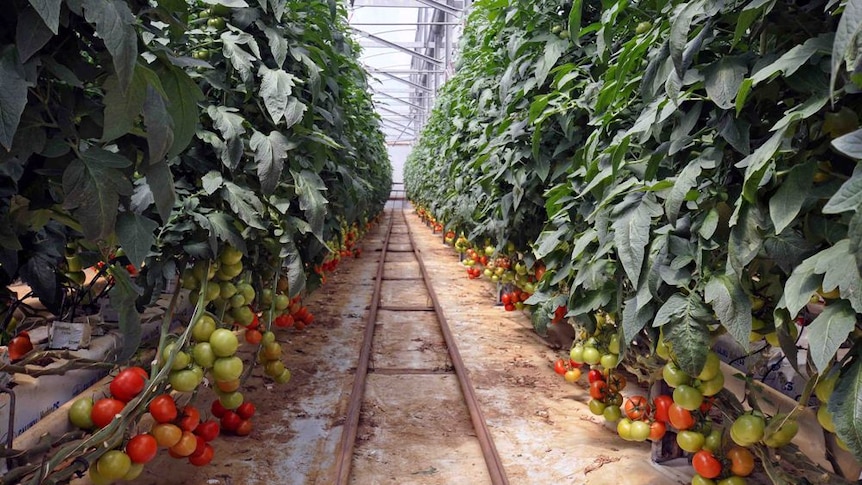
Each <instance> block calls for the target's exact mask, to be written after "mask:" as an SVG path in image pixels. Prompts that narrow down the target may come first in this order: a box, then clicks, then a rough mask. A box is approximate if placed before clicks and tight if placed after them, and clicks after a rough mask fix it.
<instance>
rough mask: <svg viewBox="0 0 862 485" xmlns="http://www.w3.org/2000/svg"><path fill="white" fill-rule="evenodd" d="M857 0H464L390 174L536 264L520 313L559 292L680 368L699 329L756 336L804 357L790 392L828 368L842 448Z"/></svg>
mask: <svg viewBox="0 0 862 485" xmlns="http://www.w3.org/2000/svg"><path fill="white" fill-rule="evenodd" d="M860 8H862V5H860V4H859V2H855V1H846V2H838V1H827V0H823V1H816V2H805V3H800V2H794V1H781V0H777V1H769V2H764V1H725V2H719V1H709V0H693V1H687V2H671V1H663V0H657V1H650V2H636V3H631V2H627V1H622V0H621V1H613V0H611V1H602V2H599V1H589V0H587V1H580V0H578V1H575V2H561V1H557V0H547V1H540V2H520V1H518V2H500V1H493V0H486V1H479V2H476V3H475V4H474V10H473V13H472V14H471V16H470V17H469V19H468V22H467V24H466V27H465V32H464V37H463V41H462V45H461V52H460V55H459V61H458V65H457V72H456V74H455V76H454V77H453V78H452V79H451V80H450V81H449V82H448V83H447V84H446V85H445V86H444V87H443V89H442V91H441V95H440V97H439V99H438V101H437V104H436V106H435V109H434V111H433V113H432V115H431V117H430V120H429V122H428V124H427V125H426V128H425V129H424V131H423V133H422V138H421V140H420V143H419V144H418V146H417V147H416V149H415V150H414V152H413V153H412V155H411V157H410V159H409V160H408V165H407V169H406V174H405V180H406V185H407V191H408V194H409V196H410V197H411V198H412V199H413V200H414V201H415V202H416V203H417V205H419V206H421V207H423V208H424V209H427V211H428V213H429V216H430V217H432V218H434V219H435V220H436V221H439V222H440V223H443V224H444V225H445V230H452V231H453V232H455V233H463V234H464V235H465V237H466V239H468V240H469V241H470V242H471V243H472V244H473V245H474V246H476V247H480V248H484V247H485V246H486V245H487V244H488V242H491V245H492V246H494V247H495V249H496V250H497V251H498V253H500V254H498V255H496V256H508V257H509V258H511V260H512V261H513V264H514V261H518V260H521V261H523V263H524V264H526V265H527V266H528V267H529V268H531V270H536V269H540V270H541V271H540V272H541V276H539V277H538V282H537V283H536V284H535V285H534V286H535V293H534V294H533V296H532V297H531V298H530V299H529V300H527V303H528V304H533V305H535V307H534V314H533V319H534V322H535V324H536V327H537V329H538V330H540V331H544V330H545V329H546V328H547V326H548V324H549V322H550V321H551V319H552V318H553V317H554V312H555V311H558V308H559V307H560V306H563V307H564V308H565V314H566V316H568V317H570V319H571V321H573V322H574V323H575V326H576V330H577V333H576V342H579V343H581V344H585V343H586V342H587V341H588V340H589V339H592V342H591V343H594V344H595V346H596V347H597V348H598V349H601V350H607V346H608V344H609V342H610V341H609V338H610V335H616V338H617V339H618V341H619V343H620V347H621V348H620V356H621V357H622V358H623V360H624V362H627V363H628V364H643V362H644V359H638V358H636V357H648V356H650V355H655V354H656V353H659V354H665V355H667V358H669V359H670V360H671V361H672V362H673V363H674V364H675V365H676V366H678V367H679V369H680V370H681V371H683V372H684V373H686V374H687V375H689V376H697V375H699V374H701V372H702V371H703V369H704V366H705V365H706V363H707V359H708V356H709V350H710V348H712V347H713V343H714V341H715V339H716V338H718V337H719V336H721V335H724V334H726V335H728V336H729V337H730V338H732V339H733V340H734V341H736V343H737V344H738V345H740V346H743V347H744V348H745V349H748V348H749V346H750V344H751V342H752V341H763V339H764V338H765V337H767V336H768V337H769V339H768V341H765V342H764V345H772V346H775V347H780V349H781V351H783V353H784V358H786V359H787V361H788V362H789V364H790V365H791V366H792V367H793V369H794V370H795V372H796V373H798V375H800V376H802V378H805V379H809V385H808V386H807V388H806V389H805V391H804V392H801V395H800V397H799V400H800V403H801V404H802V406H800V407H799V408H798V409H803V408H804V406H807V405H809V397H810V396H811V394H812V389H813V388H814V386H815V384H816V383H818V382H823V381H824V380H825V379H831V378H832V377H833V376H837V384H836V385H835V388H834V395H833V397H832V398H830V399H829V400H828V404H827V403H826V402H823V403H822V404H821V409H823V410H824V411H823V413H827V412H828V414H829V416H830V417H831V418H833V420H834V428H832V429H833V430H834V432H835V434H836V435H837V438H838V442H839V444H840V445H841V446H846V447H847V448H848V449H849V450H851V451H852V453H853V454H854V455H855V456H856V458H857V459H858V460H862V441H860V436H862V433H860V426H862V424H860V422H859V420H858V419H856V417H857V416H858V415H859V413H860V412H862V407H860V402H862V401H860V396H859V395H858V391H857V390H858V389H859V387H860V383H862V362H860V359H859V358H858V357H859V352H860V348H862V345H860V339H859V338H858V336H859V333H860V320H859V314H860V312H862V291H860V289H862V278H860V267H862V251H860V246H859V243H858V242H859V240H860V239H859V234H860V230H862V217H860V216H859V213H860V212H859V210H858V209H859V206H860V204H862V196H860V194H862V183H860V181H862V171H860V170H859V169H858V163H857V160H858V159H860V158H862V151H860V150H859V148H858V147H859V140H862V130H859V119H858V115H857V113H858V112H859V109H860V101H859V97H858V94H857V93H858V91H859V90H860V87H862V81H860V79H859V77H858V75H857V74H856V69H857V61H858V59H859V55H858V54H859V50H858V47H857V43H856V42H855V39H856V33H857V31H858V28H859V26H860V23H859V21H858V15H857V13H858V11H859V9H860ZM801 18H805V19H806V20H805V22H802V23H800V22H799V19H801ZM510 244H511V245H514V247H515V249H517V251H512V250H511V249H510V248H509V246H510ZM533 272H535V271H533ZM522 289H523V287H522ZM606 320H609V321H611V322H612V323H613V325H611V328H612V330H610V331H609V330H607V329H606V326H605V325H604V322H605V321H606ZM802 325H807V327H806V329H805V332H799V329H800V327H801V326H802ZM803 333H805V337H804V338H803V337H801V336H802V334H803ZM633 343H634V344H635V345H632V344H633ZM657 348H660V349H661V350H658V352H657ZM665 350H666V353H665ZM635 354H638V355H635ZM746 381H747V383H748V385H749V388H750V394H749V396H750V397H749V399H748V402H747V403H746V404H747V405H748V406H749V407H754V408H755V409H756V408H758V402H757V399H755V398H754V397H755V396H756V395H757V394H758V393H757V391H756V386H755V385H754V384H755V382H754V381H755V379H754V378H753V377H752V375H751V374H749V375H748V376H746ZM726 411H727V412H729V413H731V414H733V413H734V412H737V413H738V411H735V410H730V409H728V410H726ZM795 412H798V411H795ZM827 424H830V423H827ZM830 427H831V426H827V427H826V429H827V430H830V429H829V428H830ZM780 472H781V470H776V471H775V473H780ZM785 472H786V471H785ZM772 476H773V477H776V476H779V475H772Z"/></svg>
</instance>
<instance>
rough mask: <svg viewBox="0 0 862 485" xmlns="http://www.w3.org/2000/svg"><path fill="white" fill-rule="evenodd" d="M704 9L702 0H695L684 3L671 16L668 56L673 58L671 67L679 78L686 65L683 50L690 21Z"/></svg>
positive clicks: (681, 76) (686, 41) (683, 73)
mask: <svg viewBox="0 0 862 485" xmlns="http://www.w3.org/2000/svg"><path fill="white" fill-rule="evenodd" d="M703 11H704V8H703V1H702V0H695V1H693V2H689V3H685V4H683V5H682V6H681V7H680V11H679V12H678V13H677V14H676V15H674V16H672V17H671V18H672V19H673V23H672V24H671V26H670V39H669V40H670V42H669V47H670V58H671V59H673V67H674V69H675V70H676V75H677V76H679V78H680V79H682V78H684V77H685V71H686V66H685V65H684V62H683V52H684V51H685V45H686V44H687V43H688V33H689V31H690V30H691V22H692V20H694V17H696V16H697V15H699V14H702V13H703Z"/></svg>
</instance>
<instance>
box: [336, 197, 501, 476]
mask: <svg viewBox="0 0 862 485" xmlns="http://www.w3.org/2000/svg"><path fill="white" fill-rule="evenodd" d="M405 209H406V208H405V205H404V202H403V199H397V200H395V201H391V202H390V205H389V208H388V209H387V218H386V219H384V224H386V225H387V227H386V231H385V236H384V238H383V244H382V248H381V250H380V254H379V262H378V267H377V273H376V278H375V281H374V287H373V288H374V289H373V295H372V299H371V305H370V307H369V310H368V313H367V318H366V320H365V326H364V335H363V341H362V345H361V347H360V349H361V350H360V354H359V360H358V364H357V367H356V371H355V375H354V381H353V387H352V391H351V395H350V400H349V403H348V408H347V414H346V419H345V422H344V425H343V432H342V436H341V441H340V443H339V445H338V448H337V450H336V455H335V470H336V481H335V483H336V484H339V485H346V484H348V483H358V481H353V482H351V480H352V479H355V477H352V474H353V471H354V461H355V459H356V456H355V455H356V450H357V441H358V440H359V439H361V438H362V437H361V436H359V431H360V428H361V422H360V421H361V417H362V414H363V411H364V409H365V407H370V406H372V404H371V403H370V402H369V398H368V396H366V390H367V388H368V380H369V376H371V375H379V376H411V377H410V378H412V379H413V381H411V382H417V377H418V382H419V384H418V386H419V387H417V388H412V389H411V390H410V391H405V392H406V393H409V394H410V395H411V399H414V400H417V401H425V402H427V403H428V406H433V405H434V404H433V401H429V400H428V396H432V395H435V394H437V393H439V390H438V389H436V388H435V385H437V384H436V383H437V382H438V381H439V379H433V377H437V378H439V377H440V375H441V374H442V375H443V376H444V377H445V376H447V375H448V376H455V377H456V378H457V382H458V387H459V388H460V396H461V399H462V402H463V412H464V413H467V414H469V423H471V424H472V427H471V428H470V429H464V428H463V427H461V428H460V429H457V428H458V427H457V426H456V427H455V428H456V429H455V430H454V432H453V433H454V434H461V435H463V436H459V437H458V439H457V440H451V441H453V442H454V441H463V440H473V441H477V442H478V447H479V448H480V449H481V456H482V457H483V458H484V462H485V465H486V467H487V475H485V479H486V480H487V482H488V483H491V484H493V485H505V484H508V483H509V481H508V478H507V477H506V471H505V469H504V467H503V463H502V460H501V458H500V455H499V453H498V452H497V449H496V447H495V445H494V441H493V439H492V437H491V432H490V430H489V427H488V424H487V422H486V420H485V418H484V416H483V413H482V409H481V407H480V406H479V402H478V400H477V398H476V392H475V389H474V387H473V385H472V383H471V380H470V376H469V374H468V372H467V369H466V367H465V365H464V362H463V360H462V358H461V354H460V352H459V351H458V346H457V344H456V342H455V339H454V336H453V334H452V331H451V329H450V327H449V324H448V322H447V321H446V318H445V316H444V313H443V309H442V307H441V306H440V301H439V299H438V297H437V294H436V292H435V291H434V288H433V287H432V286H431V285H430V278H429V276H428V271H427V269H426V265H425V261H423V258H422V253H421V252H420V251H419V250H418V249H417V248H416V246H415V245H414V238H413V235H412V234H411V232H410V230H409V227H408V225H407V223H406V216H405ZM411 255H412V257H411ZM413 261H415V262H416V264H418V272H417V271H406V272H404V271H401V272H400V274H399V272H398V271H394V270H393V269H397V268H398V267H399V266H400V268H402V269H403V268H404V267H405V265H406V266H407V267H408V268H409V267H413ZM387 285H388V286H387ZM393 288H400V289H404V288H410V289H411V293H423V291H424V292H427V298H426V299H425V302H422V301H417V300H415V299H401V300H399V301H394V300H397V299H398V298H397V297H395V298H393V297H392V296H391V295H390V296H389V297H387V296H386V295H385V293H391V291H384V290H385V289H386V290H392V289H393ZM381 311H383V312H384V314H385V315H384V318H381ZM420 314H421V317H422V318H421V320H422V321H429V320H435V321H436V322H437V329H438V330H435V331H439V334H440V335H441V336H442V341H443V342H445V348H443V349H439V350H440V351H441V352H445V354H446V356H445V360H446V365H442V366H441V365H440V358H439V357H437V358H434V357H433V355H430V354H429V355H430V356H429V358H427V359H426V360H425V361H421V360H420V361H418V362H417V361H415V360H413V361H411V362H408V364H411V365H403V366H402V365H392V364H391V363H392V362H400V361H401V360H403V359H401V360H399V358H398V357H397V356H393V357H392V358H387V356H386V355H385V354H386V352H392V350H387V349H386V348H381V345H375V342H376V339H377V340H381V337H384V336H382V335H378V333H379V332H381V331H383V330H381V329H383V328H386V327H384V326H383V325H381V324H380V323H381V322H380V320H383V319H385V320H387V321H389V322H392V321H400V322H407V323H405V325H411V323H410V322H414V323H415V322H418V321H419V320H420V319H418V318H417V317H418V316H419V315H420ZM391 329H392V326H390V327H389V331H391ZM413 340H419V339H413ZM375 348H377V350H375ZM420 350H421V349H420ZM419 354H421V352H417V351H416V349H413V352H412V354H411V355H419ZM421 376H428V377H429V379H427V388H425V387H424V386H425V385H426V382H425V381H423V380H422V379H421ZM402 398H403V396H402ZM415 404H416V405H417V406H418V407H419V409H421V408H422V406H423V403H422V402H419V403H415ZM447 407H451V408H452V409H453V412H460V410H459V409H458V407H459V406H458V405H452V406H447ZM419 413H421V411H419ZM464 422H465V423H466V422H467V421H466V419H465V420H464ZM425 429H426V430H427V434H428V435H429V436H423V435H422V434H418V435H417V434H416V433H415V432H414V433H410V434H409V435H404V436H403V437H397V434H398V433H400V432H403V430H402V429H400V427H395V429H388V430H383V431H382V432H381V433H386V434H388V435H393V434H394V435H396V438H395V439H394V440H391V441H395V442H398V441H401V442H402V443H404V444H405V446H402V447H399V448H396V449H392V448H391V447H390V448H387V447H386V446H383V447H382V448H381V450H379V453H380V454H382V455H386V454H393V453H394V454H398V453H402V452H404V453H408V454H409V451H404V450H405V449H407V448H409V446H412V445H417V446H421V442H422V441H423V440H429V442H430V441H434V440H435V439H439V436H436V435H437V432H435V431H434V427H428V428H425ZM363 446H368V444H367V443H366V444H364V445H363ZM442 453H444V454H445V453H446V451H445V450H443V451H442ZM459 453H461V451H459V449H457V448H456V447H454V446H453V448H452V449H451V452H450V453H449V456H447V457H446V458H445V459H443V460H441V463H443V464H444V465H445V463H453V462H455V463H457V462H458V460H463V459H466V458H465V457H461V456H459ZM402 458H403V457H402ZM383 459H384V460H385V458H383ZM407 459H414V458H412V457H409V456H408V457H407ZM415 459H416V460H417V461H418V460H419V459H420V457H418V456H417V457H416V458H415ZM429 470H431V471H430V473H433V472H434V471H435V470H436V468H434V467H430V468H429ZM419 473H422V472H419ZM483 475H484V474H483ZM474 478H475V477H474ZM471 483H475V482H472V481H471Z"/></svg>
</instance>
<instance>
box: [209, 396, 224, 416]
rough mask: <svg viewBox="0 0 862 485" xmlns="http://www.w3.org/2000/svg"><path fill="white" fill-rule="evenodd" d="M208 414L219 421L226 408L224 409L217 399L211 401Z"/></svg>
mask: <svg viewBox="0 0 862 485" xmlns="http://www.w3.org/2000/svg"><path fill="white" fill-rule="evenodd" d="M210 412H211V413H212V414H213V416H215V417H216V418H218V419H221V418H222V417H223V416H224V413H226V412H227V408H226V407H224V406H223V405H222V403H221V401H220V400H219V399H215V400H213V403H212V405H211V406H210Z"/></svg>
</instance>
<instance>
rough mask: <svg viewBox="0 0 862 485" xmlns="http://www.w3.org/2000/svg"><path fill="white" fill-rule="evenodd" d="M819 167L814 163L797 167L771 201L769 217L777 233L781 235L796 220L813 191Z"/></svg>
mask: <svg viewBox="0 0 862 485" xmlns="http://www.w3.org/2000/svg"><path fill="white" fill-rule="evenodd" d="M816 169H817V165H816V164H815V163H814V162H808V163H803V164H800V165H796V166H795V167H793V169H792V170H791V171H790V174H788V175H787V180H785V181H784V182H783V183H782V184H781V185H780V186H779V187H778V191H776V192H775V195H774V196H772V197H771V198H770V199H769V217H770V218H772V224H773V225H774V226H775V233H776V234H781V231H783V230H784V229H785V228H786V227H787V226H789V225H790V223H791V222H793V220H794V219H796V216H797V214H799V211H800V210H801V209H802V204H803V203H804V202H805V199H806V198H807V197H808V192H809V190H810V189H811V183H812V182H811V180H812V177H813V176H814V172H815V170H816Z"/></svg>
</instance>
